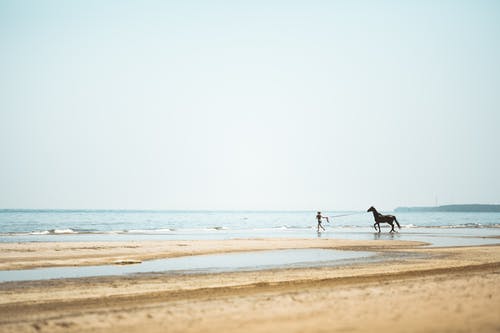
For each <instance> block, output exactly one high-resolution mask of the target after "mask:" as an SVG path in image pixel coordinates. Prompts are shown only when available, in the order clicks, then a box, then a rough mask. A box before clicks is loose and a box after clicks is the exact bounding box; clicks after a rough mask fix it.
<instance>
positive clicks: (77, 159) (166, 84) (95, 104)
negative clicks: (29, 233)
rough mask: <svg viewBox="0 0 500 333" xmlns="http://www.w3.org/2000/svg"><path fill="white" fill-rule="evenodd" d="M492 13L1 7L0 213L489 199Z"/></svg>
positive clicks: (493, 194) (480, 2) (350, 3)
mask: <svg viewBox="0 0 500 333" xmlns="http://www.w3.org/2000/svg"><path fill="white" fill-rule="evenodd" d="M499 41H500V2H499V1H485V0H476V1H472V0H471V1H460V0H453V1H442V0H435V1H430V0H429V1H426V0H422V1H417V0H415V1H404V0H403V1H401V0H397V1H396V0H394V1H383V0H381V1H362V0H345V1H318V0H310V1H277V0H266V1H259V0H256V1H238V0H232V1H222V0H219V1H217V0H214V1H201V0H200V1H190V0H186V1H180V0H179V1H153V0H145V1H126V0H120V1H118V0H116V1H112V0H105V1H101V0H99V1H97V0H95V1H93V0H89V1H63V0H60V1H49V0H44V1H40V0H33V1H30V0H26V1H14V0H0V208H33V209H43V208H59V209H214V210H218V209H221V210H226V209H227V210H238V209H249V210H254V209H255V210H309V209H310V210H361V209H366V208H368V207H369V206H372V205H374V206H375V207H377V208H379V209H386V210H388V209H393V208H395V207H397V206H422V205H423V206H429V205H435V204H438V205H440V204H460V203H500V177H499V176H498V172H499V171H498V170H500V148H499V147H500V61H499V59H500V43H499Z"/></svg>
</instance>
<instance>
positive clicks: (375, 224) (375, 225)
mask: <svg viewBox="0 0 500 333" xmlns="http://www.w3.org/2000/svg"><path fill="white" fill-rule="evenodd" d="M373 227H374V228H375V231H377V222H375V223H373Z"/></svg>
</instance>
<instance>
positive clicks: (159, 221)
mask: <svg viewBox="0 0 500 333" xmlns="http://www.w3.org/2000/svg"><path fill="white" fill-rule="evenodd" d="M383 213H389V214H393V215H396V216H397V218H398V221H399V223H400V224H401V227H402V229H401V230H399V233H397V234H394V235H390V234H389V233H388V231H389V228H388V225H385V226H387V227H384V225H382V227H383V228H382V233H381V234H378V233H375V232H374V230H373V227H372V226H373V216H372V214H371V213H366V212H364V211H349V212H347V211H324V212H323V215H324V216H330V217H331V219H330V223H326V222H323V225H324V226H325V228H326V229H327V230H326V232H322V233H317V232H316V225H317V224H316V220H315V215H316V212H315V211H154V210H10V209H4V210H0V242H41V241H129V240H168V239H176V240H178V239H186V240H188V239H189V240H192V239H195V240H196V239H235V238H283V237H285V238H311V237H325V238H347V239H379V238H383V239H387V238H390V239H394V238H396V239H409V238H408V237H405V236H404V235H412V237H411V240H416V239H418V235H427V236H435V237H440V236H448V235H453V236H458V237H461V238H462V239H463V243H464V245H469V243H470V240H469V242H467V241H465V239H466V238H467V237H476V238H483V237H488V236H500V213H462V212H460V213H445V212H411V213H410V212H398V213H394V212H383Z"/></svg>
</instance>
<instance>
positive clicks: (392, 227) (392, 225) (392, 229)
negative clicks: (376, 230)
mask: <svg viewBox="0 0 500 333" xmlns="http://www.w3.org/2000/svg"><path fill="white" fill-rule="evenodd" d="M389 224H390V225H391V231H389V232H394V231H395V230H394V223H393V222H389Z"/></svg>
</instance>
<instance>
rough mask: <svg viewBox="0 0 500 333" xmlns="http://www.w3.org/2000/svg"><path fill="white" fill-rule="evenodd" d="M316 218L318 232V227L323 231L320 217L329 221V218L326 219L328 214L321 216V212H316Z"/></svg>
mask: <svg viewBox="0 0 500 333" xmlns="http://www.w3.org/2000/svg"><path fill="white" fill-rule="evenodd" d="M316 219H317V220H318V232H319V228H321V229H323V230H324V231H326V230H325V228H323V225H322V224H321V219H326V222H328V223H330V220H329V219H328V216H322V215H321V212H318V213H317V214H316Z"/></svg>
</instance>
